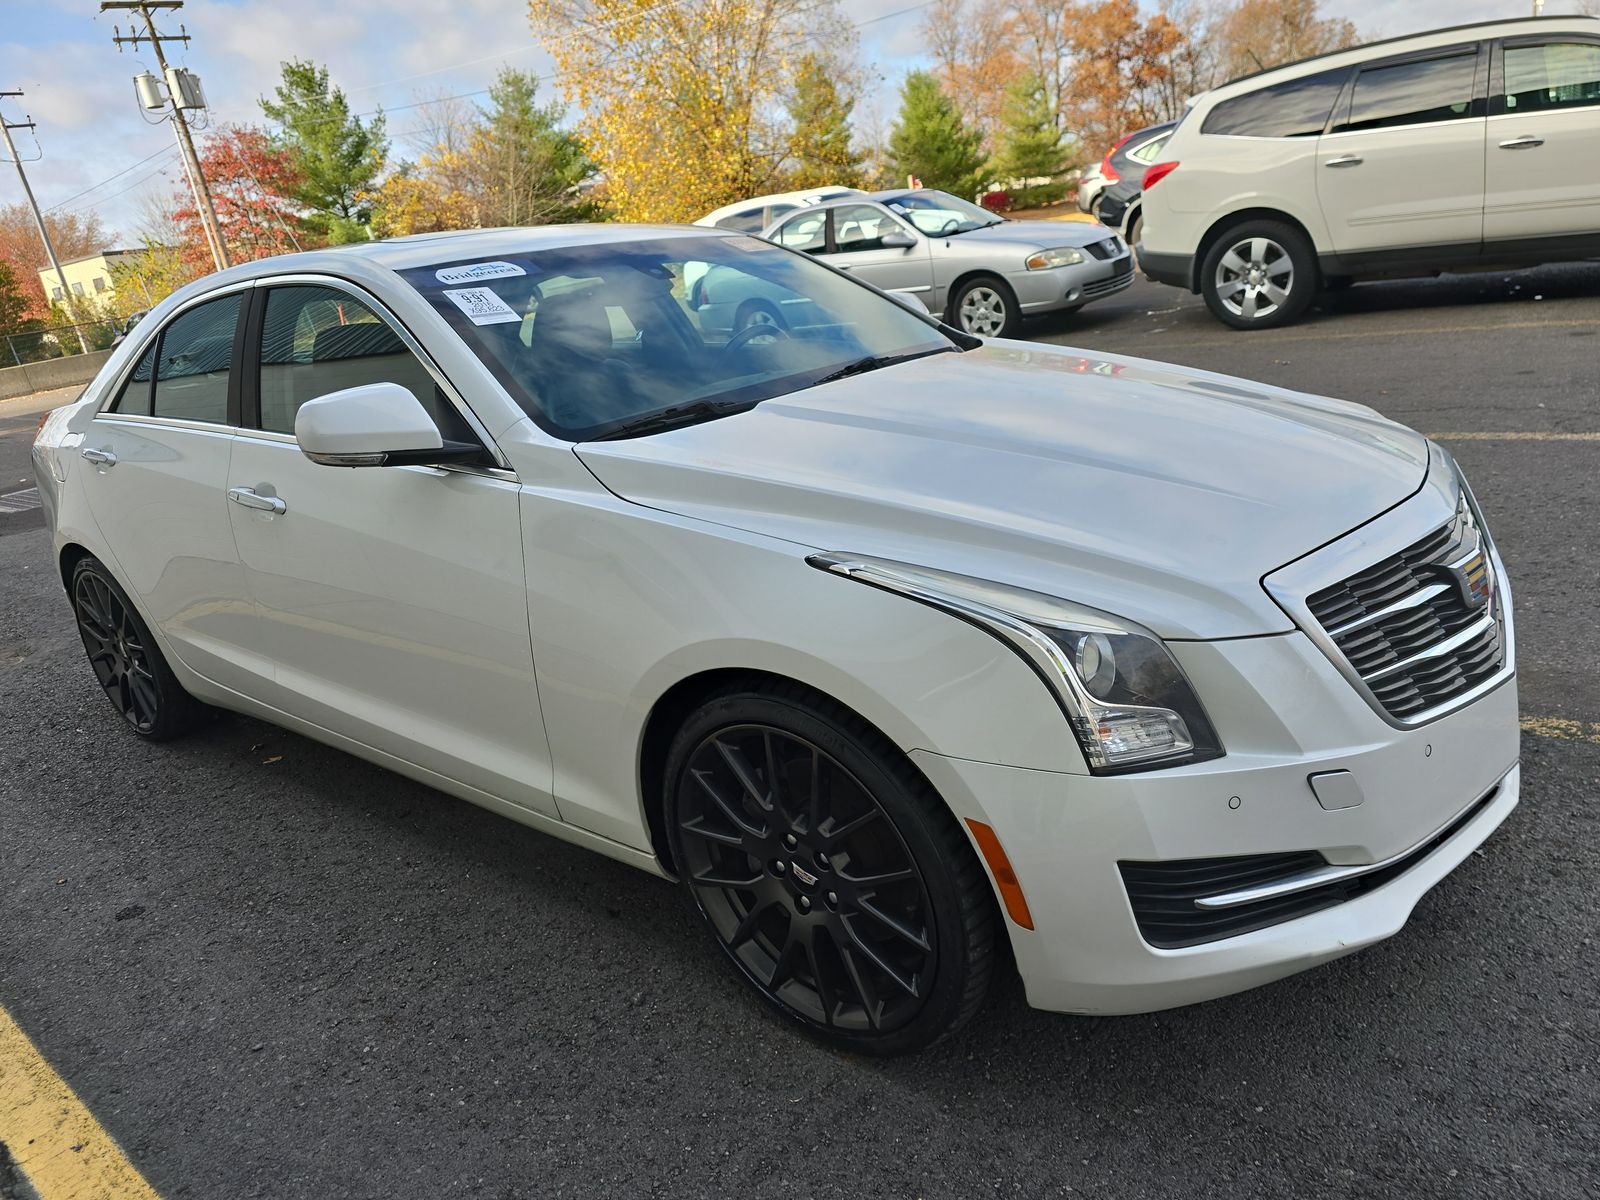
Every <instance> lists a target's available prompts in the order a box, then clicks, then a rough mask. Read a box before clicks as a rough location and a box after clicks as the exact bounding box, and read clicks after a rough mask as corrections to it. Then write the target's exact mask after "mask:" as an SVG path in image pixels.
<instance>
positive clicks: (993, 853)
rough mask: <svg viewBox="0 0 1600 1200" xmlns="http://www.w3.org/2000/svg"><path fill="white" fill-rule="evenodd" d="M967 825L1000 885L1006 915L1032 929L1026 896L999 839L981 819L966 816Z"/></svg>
mask: <svg viewBox="0 0 1600 1200" xmlns="http://www.w3.org/2000/svg"><path fill="white" fill-rule="evenodd" d="M967 827H968V828H969V829H971V830H972V836H973V838H974V840H976V841H977V843H978V849H979V850H980V851H981V852H982V854H983V861H984V862H986V863H988V864H989V874H991V875H993V876H994V881H995V883H996V884H998V885H999V887H1000V899H1001V900H1003V901H1004V902H1005V906H1006V915H1007V916H1008V917H1010V918H1011V919H1012V921H1014V922H1015V923H1016V924H1018V925H1021V926H1022V927H1023V928H1024V929H1032V928H1033V914H1032V913H1031V912H1029V911H1028V898H1027V897H1026V896H1024V895H1023V894H1022V885H1021V884H1020V883H1018V882H1017V873H1016V872H1015V871H1013V870H1012V869H1011V860H1010V859H1009V858H1007V857H1006V851H1005V847H1004V846H1002V845H1001V844H1000V839H999V838H998V837H996V836H995V832H994V830H993V829H992V828H991V827H990V826H988V825H985V824H984V823H983V822H982V821H974V820H972V819H970V818H968V820H967Z"/></svg>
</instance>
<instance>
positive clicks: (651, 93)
mask: <svg viewBox="0 0 1600 1200" xmlns="http://www.w3.org/2000/svg"><path fill="white" fill-rule="evenodd" d="M528 15H529V19H530V20H531V22H532V24H533V32H534V36H535V37H536V38H537V39H538V40H539V41H541V42H542V43H543V44H544V46H545V47H546V49H548V50H549V51H550V53H551V55H552V56H553V57H554V58H555V60H556V67H557V70H558V77H559V81H560V85H561V88H562V91H563V93H564V94H565V96H566V99H567V100H568V101H569V102H570V103H571V104H573V105H574V106H575V107H576V108H577V109H578V110H579V111H580V112H582V113H583V117H582V118H581V119H580V121H579V123H578V134H579V136H580V137H581V138H582V139H583V142H584V145H585V148H586V149H587V151H588V153H589V156H590V157H591V158H592V159H593V160H594V162H595V164H596V165H597V166H598V167H599V169H600V177H601V179H602V180H603V195H604V202H605V205H606V207H607V208H608V209H609V210H610V211H611V212H612V213H613V214H614V215H615V216H616V217H617V218H618V219H619V220H623V221H689V220H693V219H694V218H696V217H699V216H701V215H702V214H704V213H706V212H708V211H709V210H711V209H713V208H717V207H719V206H721V205H723V204H726V203H728V202H729V201H732V200H738V199H742V198H744V197H747V196H754V195H758V194H760V193H762V192H765V191H771V190H773V185H774V184H775V183H776V182H777V181H778V180H779V178H780V176H781V173H782V171H783V167H784V160H785V158H786V157H787V156H788V153H789V148H790V131H789V130H788V129H787V128H786V123H785V122H784V121H783V119H782V118H783V101H784V98H785V96H786V95H787V94H788V92H789V82H790V80H791V78H792V77H793V75H794V74H795V72H796V71H797V69H798V68H799V66H800V64H801V62H802V61H803V60H804V58H805V57H806V55H807V54H808V53H816V52H817V51H818V49H819V47H818V35H819V33H824V32H826V33H831V32H832V31H836V30H841V29H849V26H848V24H847V22H846V21H845V20H844V19H843V17H841V16H840V15H839V13H838V11H837V9H836V6H835V3H834V0H529V3H528ZM825 40H826V39H824V41H825ZM824 49H826V47H824Z"/></svg>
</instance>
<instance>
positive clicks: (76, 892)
mask: <svg viewBox="0 0 1600 1200" xmlns="http://www.w3.org/2000/svg"><path fill="white" fill-rule="evenodd" d="M1027 334H1028V336H1032V337H1037V338H1041V339H1046V340H1049V341H1053V342H1059V343H1063V344H1068V345H1074V346H1081V347H1083V348H1084V350H1085V353H1086V357H1089V358H1091V359H1092V358H1093V357H1094V356H1095V354H1096V353H1099V352H1104V353H1114V354H1132V355H1139V356H1143V357H1149V358H1162V359H1170V360H1173V361H1176V362H1180V363H1185V364H1189V365H1193V366H1199V367H1204V368H1207V369H1211V370H1217V371H1224V372H1229V373H1232V374H1237V375H1241V376H1245V377H1248V378H1252V379H1258V380H1263V381H1266V382H1269V383H1275V384H1283V385H1286V386H1291V387H1297V388H1302V389H1305V390H1308V391H1317V392H1322V393H1326V394H1329V395H1333V396H1340V397H1344V398H1347V399H1352V400H1358V401H1361V402H1363V403H1366V404H1370V405H1372V406H1373V407H1375V408H1378V409H1379V410H1381V411H1383V412H1384V413H1386V414H1388V415H1390V416H1393V417H1395V418H1397V419H1399V420H1402V421H1405V422H1407V423H1409V424H1412V425H1414V426H1416V427H1417V428H1420V429H1422V430H1424V431H1426V432H1428V433H1431V434H1435V435H1438V436H1440V437H1441V438H1442V440H1443V441H1444V442H1445V444H1446V445H1448V447H1449V448H1450V449H1451V451H1452V452H1453V453H1455V455H1456V456H1457V458H1458V459H1459V460H1460V462H1461V463H1462V465H1463V467H1464V468H1465V469H1466V471H1467V473H1468V475H1469V476H1470V477H1471V479H1472V480H1473V484H1474V487H1475V489H1476V491H1477V494H1478V497H1479V500H1480V502H1481V503H1482V506H1483V508H1484V509H1485V512H1486V515H1487V517H1488V520H1489V522H1490V525H1491V527H1492V529H1493V530H1494V533H1495V536H1496V538H1497V540H1498V542H1499V544H1500V546H1501V549H1502V552H1503V555H1504V557H1505V559H1506V561H1507V567H1508V570H1509V572H1510V574H1511V581H1512V584H1513V587H1514V590H1515V600H1516V607H1517V633H1518V635H1519V638H1518V642H1519V644H1518V657H1519V667H1520V688H1521V708H1522V712H1523V714H1524V736H1523V753H1524V764H1525V768H1524V802H1523V804H1522V806H1521V807H1520V808H1519V809H1518V810H1517V811H1516V812H1515V813H1514V814H1513V815H1512V816H1511V818H1510V819H1509V821H1508V822H1507V824H1506V825H1505V826H1504V827H1503V828H1502V829H1501V830H1500V831H1499V832H1498V833H1497V834H1496V835H1495V836H1494V837H1493V838H1491V840H1490V841H1489V842H1488V843H1487V844H1486V845H1485V847H1484V848H1483V849H1482V850H1480V851H1479V852H1478V853H1477V854H1476V855H1474V856H1473V857H1472V858H1471V859H1469V860H1468V862H1467V863H1466V864H1464V865H1463V866H1462V867H1461V869H1460V870H1459V871H1457V872H1456V873H1455V874H1454V875H1452V876H1451V877H1449V878H1448V879H1446V880H1445V881H1444V883H1443V884H1441V886H1440V887H1438V888H1437V889H1436V890H1435V891H1434V892H1433V893H1431V894H1430V895H1429V896H1428V897H1426V898H1425V899H1424V900H1423V902H1422V903H1421V905H1420V906H1419V907H1418V909H1417V911H1416V913H1415V915H1414V916H1413V918H1412V921H1411V923H1410V924H1409V925H1408V927H1407V928H1406V929H1405V930H1404V931H1403V932H1402V933H1401V934H1400V935H1399V936H1397V937H1396V938H1394V939H1392V940H1391V941H1389V942H1387V943H1384V944H1382V945H1380V946H1377V947H1374V948H1372V949H1370V950H1368V951H1366V952H1364V953H1362V954H1359V955H1356V956H1354V957H1351V958H1346V959H1343V960H1341V961H1339V962H1336V963H1333V964H1331V965H1329V966H1326V967H1323V968H1320V969H1318V970H1315V971H1312V972H1309V973H1307V974H1303V975H1300V976H1298V977H1296V978H1293V979H1290V980H1287V981H1284V982H1282V983H1279V984H1276V985H1273V986H1270V987H1267V988H1263V989H1259V990H1257V991H1254V992H1249V993H1246V994H1244V995H1241V996H1236V997H1232V998H1229V999H1225V1000H1221V1001H1216V1002H1213V1003H1210V1004H1207V1005H1203V1006H1199V1007H1194V1008H1189V1009H1182V1010H1176V1011H1172V1012H1167V1013H1162V1014H1156V1015H1153V1016H1145V1017H1123V1018H1112V1019H1089V1018H1074V1017H1062V1016H1055V1015H1049V1014H1044V1013H1038V1012H1034V1011H1032V1010H1030V1009H1028V1008H1027V1007H1026V1005H1025V1004H1024V1003H1023V1000H1022V996H1021V990H1020V987H1018V986H1017V985H1016V984H1015V983H1014V982H1009V981H1008V982H1007V983H1005V984H1004V985H1003V986H1001V987H999V988H998V989H997V990H996V994H995V995H994V996H993V997H992V999H991V1001H990V1003H989V1005H988V1007H987V1008H986V1009H985V1011H984V1012H983V1013H982V1014H981V1015H980V1017H979V1019H978V1020H977V1021H976V1022H975V1023H974V1024H973V1025H972V1026H970V1027H969V1028H968V1029H966V1030H964V1031H963V1032H962V1033H961V1034H959V1035H958V1036H957V1037H956V1038H954V1039H952V1040H951V1041H949V1042H946V1043H944V1044H942V1045H940V1046H938V1047H935V1048H934V1049H933V1050H931V1051H929V1052H926V1053H924V1054H922V1055H920V1056H917V1057H913V1058H909V1059H901V1060H896V1061H891V1062H876V1061H867V1060H861V1059H857V1058H852V1057H849V1056H844V1055H840V1054H838V1053H835V1052H832V1051H829V1050H825V1049H822V1048H820V1047H818V1046H817V1045H815V1044H813V1043H811V1042H809V1041H807V1040H805V1039H804V1038H802V1037H800V1036H797V1035H796V1034H795V1033H793V1032H791V1031H790V1030H789V1029H787V1028H784V1027H782V1026H780V1025H779V1024H778V1023H777V1022H776V1021H774V1020H773V1019H772V1018H771V1017H769V1016H768V1015H767V1014H766V1012H765V1011H764V1010H763V1009H762V1008H761V1007H760V1005H759V1001H758V1000H757V999H756V998H755V997H754V996H752V995H749V994H747V991H746V989H745V988H744V986H743V985H742V984H741V983H740V982H739V981H738V980H736V979H735V978H733V976H732V974H731V973H730V972H729V971H727V970H726V969H725V968H724V967H723V965H722V964H721V963H720V962H719V961H718V958H717V954H716V951H715V950H714V948H713V947H712V946H711V945H710V943H709V940H708V939H707V938H705V936H704V935H703V933H702V931H701V930H700V929H699V928H698V927H697V925H696V924H695V921H694V920H693V919H692V914H691V913H690V911H689V909H688V907H687V905H686V904H685V903H683V902H682V901H681V900H680V898H679V895H678V893H677V892H676V890H675V889H674V888H673V887H672V886H671V885H669V884H667V883H664V882H662V881H659V880H654V879H651V878H648V877H645V876H643V875H641V874H638V873H635V872H632V871H630V870H629V869H627V868H625V867H623V866H621V865H618V864H616V863H612V862H609V861H606V860H604V859H601V858H599V857H597V856H595V855H592V854H589V853H586V852H584V851H582V850H579V849H576V848H574V847H570V846H567V845H564V844H561V843H558V842H556V841H553V840H551V839H549V838H546V837H543V836H541V835H539V834H536V833H533V832H531V831H529V830H526V829H523V828H521V827H518V826H516V825H513V824H510V823H508V822H506V821H504V820H502V819H500V818H498V817H495V816H492V815H491V814H489V813H487V812H483V811H480V810H477V809H475V808H472V807H469V806H467V805H465V804H462V803H460V802H457V801H455V800H451V799H449V798H446V797H444V796H442V795H440V794H438V793H435V792H432V791H430V790H428V789H426V788H424V787H421V786H419V785H417V784H414V783H411V782H409V781H407V780H403V779H401V778H399V777H397V776H394V775H391V774H388V773H387V772H385V771H382V770H380V769H378V768H376V767H372V766H369V765H367V764H365V763H363V762H360V761H357V760H356V759H353V758H350V757H348V756H346V755H344V754H341V753H339V752H337V751H334V750H330V749H327V748H325V747H322V746H320V745H317V744H315V743H312V742H308V741H305V740H303V739H301V738H298V737H296V736H293V735H290V734H286V733H282V732H279V731H277V730H275V729H273V728H271V727H268V726H265V725H261V724H258V723H256V722H253V721H249V720H244V719H242V718H224V719H222V720H220V721H219V722H218V723H217V724H216V725H215V727H214V728H212V729H211V730H210V731H209V732H207V733H206V734H204V735H202V736H199V737H196V738H193V739H191V740H188V741H184V742H181V743H175V744H171V745H167V746H148V745H144V744H142V743H140V742H138V741H137V740H136V739H135V738H134V737H132V736H131V735H130V734H128V733H126V732H125V731H124V730H123V729H122V728H121V727H120V718H118V717H117V716H116V714H115V713H114V712H113V711H112V710H111V708H110V706H109V705H107V703H106V702H105V699H104V697H103V696H102V695H101V693H100V692H99V689H98V688H97V686H96V685H95V683H94V680H93V678H92V676H91V674H90V672H89V671H88V669H87V668H86V666H85V665H84V663H83V656H82V649H81V646H80V644H79V642H78V639H77V635H76V633H75V632H74V630H73V627H72V622H71V615H70V612H69V609H68V606H67V602H66V599H65V596H64V595H63V593H62V590H61V587H60V583H59V580H58V578H57V577H56V574H55V572H54V569H53V567H52V565H51V563H50V557H49V550H48V543H47V539H46V535H45V533H44V531H43V529H42V528H41V527H40V521H39V518H38V514H37V513H36V512H32V511H27V510H24V511H20V512H16V513H7V512H3V511H0V714H3V717H4V722H5V725H4V728H5V733H4V737H3V739H0V1007H3V1010H4V1011H5V1012H8V1013H9V1014H10V1015H11V1017H12V1018H13V1019H14V1020H15V1022H16V1023H17V1025H19V1026H20V1027H21V1028H22V1029H23V1030H25V1031H26V1033H27V1035H28V1036H29V1037H30V1038H31V1039H32V1040H33V1042H34V1044H35V1045H36V1046H37V1047H38V1049H39V1051H40V1052H41V1053H42V1054H43V1055H44V1057H45V1058H46V1059H47V1060H48V1061H49V1063H50V1064H51V1066H52V1067H53V1068H54V1070H55V1071H56V1072H58V1073H59V1075H60V1076H61V1077H62V1078H64V1079H65V1080H66V1081H67V1082H68V1083H70V1085H71V1086H72V1088H73V1089H75V1090H76V1092H77V1094H78V1096H79V1097H80V1098H81V1100H82V1101H83V1103H84V1104H85V1105H86V1106H87V1108H88V1109H89V1110H90V1111H91V1112H92V1113H93V1114H94V1116H95V1117H97V1118H98V1119H99V1121H100V1122H101V1124H102V1125H103V1126H104V1127H105V1129H106V1130H107V1131H109V1133H110V1134H111V1135H112V1136H114V1137H115V1138H116V1139H117V1141H118V1142H120V1144H121V1146H122V1147H123V1149H124V1150H125V1152H126V1154H127V1157H128V1158H129V1159H130V1160H131V1161H132V1162H133V1163H134V1164H135V1165H136V1166H137V1167H138V1168H139V1170H140V1171H141V1172H143V1174H144V1176H145V1177H146V1179H148V1181H149V1182H150V1184H151V1185H152V1186H153V1187H154V1189H155V1190H156V1191H157V1192H158V1193H159V1194H160V1195H162V1196H165V1197H180V1196H181V1197H204V1198H211V1197H229V1198H231V1197H253V1196H262V1197H274V1198H289V1197H335V1196H336V1197H429V1198H432V1197H446V1196H486V1197H524V1196H528V1197H532V1196H575V1197H587V1196H617V1197H633V1196H660V1197H698V1196H708V1197H721V1196H729V1197H735V1196H736V1197H757V1196H760V1197H765V1196H782V1197H788V1198H794V1200H804V1198H807V1197H955V1198H961V1200H966V1198H971V1197H979V1196H990V1195H995V1196H1016V1197H1026V1198H1034V1197H1047V1196H1048V1197H1053V1196H1066V1195H1073V1196H1078V1195H1085V1196H1098V1197H1112V1198H1118V1200H1121V1198H1135V1197H1174V1198H1184V1200H1199V1198H1205V1197H1212V1196H1237V1197H1262V1198H1267V1197H1296V1198H1301V1197H1307V1196H1319V1197H1391V1196H1392V1197H1417V1196H1452V1197H1455V1196H1462V1197H1478V1196H1483V1197H1503V1196H1504V1197H1524V1196H1528V1197H1533V1196H1537V1197H1557V1196H1561V1197H1568V1196H1570V1197H1591V1196H1594V1195H1595V1194H1596V1191H1597V1185H1596V1179H1597V1178H1600V1118H1597V1113H1596V1104H1597V1097H1600V1023H1597V1020H1596V1016H1595V1014H1596V1012H1600V954H1597V952H1596V947H1595V944H1594V940H1595V937H1596V936H1597V925H1600V921H1597V915H1600V885H1597V883H1596V880H1597V878H1600V850H1597V846H1600V819H1597V811H1600V805H1597V799H1600V679H1597V678H1596V673H1595V664H1596V662H1597V661H1600V603H1597V600H1596V593H1597V587H1600V572H1597V569H1596V566H1595V563H1596V561H1597V558H1600V487H1597V484H1600V264H1588V265H1579V266H1566V267H1549V268H1542V269H1540V270H1537V271H1526V272H1519V273H1515V274H1493V275H1477V276H1463V277H1451V278H1446V279H1442V280H1437V281H1427V282H1391V283H1376V284H1366V285H1361V286H1358V287H1356V288H1354V289H1352V290H1350V291H1348V292H1345V293H1342V294H1340V295H1338V296H1336V297H1332V298H1330V299H1329V300H1328V301H1327V303H1326V304H1325V305H1324V306H1323V308H1322V310H1321V311H1318V312H1316V313H1314V314H1313V315H1312V316H1311V317H1310V318H1308V319H1307V320H1306V321H1304V322H1303V323H1301V324H1299V325H1296V326H1293V327H1291V328H1288V329H1284V330H1281V331H1273V332H1266V333H1253V334H1239V333H1233V332H1230V331H1228V330H1226V329H1224V328H1223V327H1222V326H1220V325H1219V324H1217V323H1216V322H1215V321H1213V320H1212V318H1211V317H1210V316H1209V315H1208V314H1207V313H1206V312H1205V311H1204V309H1203V307H1202V306H1201V304H1200V301H1199V300H1198V299H1197V298H1195V297H1191V296H1183V295H1180V294H1179V293H1177V292H1175V291H1172V290H1170V289H1165V288H1160V287H1156V286H1154V285H1149V284H1145V283H1143V282H1140V283H1138V284H1136V285H1135V286H1134V287H1133V288H1131V289H1129V290H1128V291H1126V292H1124V293H1122V294H1121V295H1119V296H1117V297H1115V298H1113V299H1111V300H1108V301H1105V302H1102V303H1100V304H1096V305H1093V306H1091V307H1090V308H1088V309H1085V310H1084V311H1083V312H1081V313H1079V314H1076V315H1074V316H1072V317H1070V318H1060V319H1053V320H1049V321H1043V322H1039V323H1036V324H1035V325H1033V326H1030V327H1029V329H1028V330H1027ZM69 398H70V395H67V396H62V397H57V398H55V399H56V400H57V402H59V400H61V399H69ZM975 402H979V403H981V400H975ZM40 403H41V402H37V401H28V400H23V401H11V402H0V497H3V496H4V495H5V494H8V493H14V492H16V491H18V490H19V489H24V488H26V487H27V486H30V485H31V478H26V476H27V468H26V445H27V442H28V439H29V438H30V437H31V434H32V430H33V426H34V422H35V420H36V416H37V412H38V410H39V407H40ZM5 1180H6V1171H5V1169H4V1164H3V1163H0V1197H6V1198H7V1200H10V1197H9V1194H8V1192H7V1187H8V1185H7V1183H6V1182H5Z"/></svg>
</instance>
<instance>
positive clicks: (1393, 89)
mask: <svg viewBox="0 0 1600 1200" xmlns="http://www.w3.org/2000/svg"><path fill="white" fill-rule="evenodd" d="M1477 72H1478V52H1477V50H1476V48H1474V49H1472V50H1468V51H1465V52H1464V53H1460V54H1452V55H1450V56H1449V57H1447V58H1430V59H1425V60H1423V61H1421V62H1404V63H1394V64H1392V65H1390V66H1378V67H1368V68H1367V69H1366V70H1364V71H1362V72H1361V74H1360V75H1358V76H1356V86H1355V92H1354V94H1353V95H1352V96H1351V100H1350V115H1349V118H1348V119H1347V120H1346V122H1345V123H1344V124H1343V125H1341V126H1340V127H1339V128H1340V129H1341V130H1357V129H1389V128H1393V127H1394V126H1397V125H1431V124H1437V123H1439V122H1441V121H1461V120H1465V119H1466V118H1468V117H1471V116H1474V115H1475V105H1474V104H1473V97H1474V94H1475V93H1474V83H1475V81H1476V79H1477Z"/></svg>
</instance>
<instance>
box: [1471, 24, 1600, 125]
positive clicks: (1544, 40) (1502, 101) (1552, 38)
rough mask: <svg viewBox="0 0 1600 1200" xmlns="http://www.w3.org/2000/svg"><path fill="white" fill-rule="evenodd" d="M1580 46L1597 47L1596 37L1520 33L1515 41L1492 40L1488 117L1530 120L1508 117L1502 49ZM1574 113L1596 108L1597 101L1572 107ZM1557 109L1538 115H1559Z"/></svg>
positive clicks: (1599, 104)
mask: <svg viewBox="0 0 1600 1200" xmlns="http://www.w3.org/2000/svg"><path fill="white" fill-rule="evenodd" d="M1574 43H1578V44H1583V45H1589V46H1600V37H1597V36H1596V35H1594V34H1592V33H1554V32H1552V33H1523V34H1518V35H1517V36H1515V37H1503V38H1496V39H1495V40H1494V48H1493V50H1492V51H1491V58H1490V65H1489V115H1490V116H1491V117H1504V116H1508V115H1516V116H1519V117H1520V116H1531V115H1532V114H1530V113H1516V114H1512V113H1511V110H1510V109H1508V108H1507V107H1506V47H1507V46H1511V47H1513V48H1520V47H1523V46H1560V45H1570V44H1574ZM1572 107H1573V108H1574V109H1578V108H1596V107H1600V100H1597V101H1595V103H1594V104H1592V105H1590V104H1575V105H1572ZM1559 111H1561V110H1560V109H1550V108H1546V109H1541V110H1540V112H1545V113H1548V112H1559Z"/></svg>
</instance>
